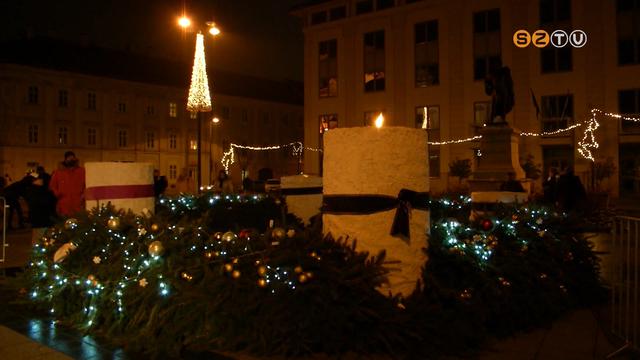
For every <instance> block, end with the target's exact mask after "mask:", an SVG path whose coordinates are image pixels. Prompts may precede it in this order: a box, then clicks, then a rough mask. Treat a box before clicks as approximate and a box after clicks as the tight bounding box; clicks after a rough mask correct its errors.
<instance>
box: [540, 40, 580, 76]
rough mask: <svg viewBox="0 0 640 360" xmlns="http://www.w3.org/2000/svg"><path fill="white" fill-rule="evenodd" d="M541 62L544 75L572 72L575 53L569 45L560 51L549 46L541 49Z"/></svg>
mask: <svg viewBox="0 0 640 360" xmlns="http://www.w3.org/2000/svg"><path fill="white" fill-rule="evenodd" d="M540 60H541V62H540V64H541V68H542V72H543V73H555V72H565V71H571V70H572V63H573V52H572V50H571V47H570V46H569V45H567V46H565V47H563V48H559V49H558V48H555V47H553V46H547V47H545V48H543V49H540Z"/></svg>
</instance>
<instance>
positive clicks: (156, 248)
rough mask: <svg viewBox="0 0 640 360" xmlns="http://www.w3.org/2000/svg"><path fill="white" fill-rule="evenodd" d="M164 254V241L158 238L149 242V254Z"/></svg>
mask: <svg viewBox="0 0 640 360" xmlns="http://www.w3.org/2000/svg"><path fill="white" fill-rule="evenodd" d="M162 254H164V246H163V245H162V242H160V241H158V240H156V241H154V242H152V243H151V244H149V255H151V256H162Z"/></svg>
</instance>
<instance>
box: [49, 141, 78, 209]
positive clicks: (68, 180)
mask: <svg viewBox="0 0 640 360" xmlns="http://www.w3.org/2000/svg"><path fill="white" fill-rule="evenodd" d="M78 163H79V162H78V158H76V154H74V153H73V151H67V152H66V153H64V161H63V162H62V167H61V168H60V169H59V170H56V171H55V172H54V173H53V176H52V177H51V182H50V184H49V188H50V189H51V191H52V192H53V195H55V197H56V199H57V200H58V201H57V203H56V212H57V213H58V215H59V216H61V217H69V216H71V215H73V214H75V213H77V212H78V211H80V210H82V209H83V208H84V190H85V173H84V168H83V167H81V166H79V164H78Z"/></svg>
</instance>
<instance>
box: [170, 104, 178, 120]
mask: <svg viewBox="0 0 640 360" xmlns="http://www.w3.org/2000/svg"><path fill="white" fill-rule="evenodd" d="M169 116H170V117H173V118H174V117H177V116H178V104H176V103H174V102H172V103H169Z"/></svg>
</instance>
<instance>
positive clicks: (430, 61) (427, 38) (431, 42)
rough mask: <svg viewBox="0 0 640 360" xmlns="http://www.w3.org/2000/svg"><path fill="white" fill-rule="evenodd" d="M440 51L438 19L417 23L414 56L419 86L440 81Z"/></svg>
mask: <svg viewBox="0 0 640 360" xmlns="http://www.w3.org/2000/svg"><path fill="white" fill-rule="evenodd" d="M438 51H439V42H438V21H437V20H432V21H427V22H423V23H419V24H416V25H415V46H414V53H415V54H414V56H415V82H416V86H417V87H425V86H429V85H437V84H439V83H440V75H439V58H438Z"/></svg>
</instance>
